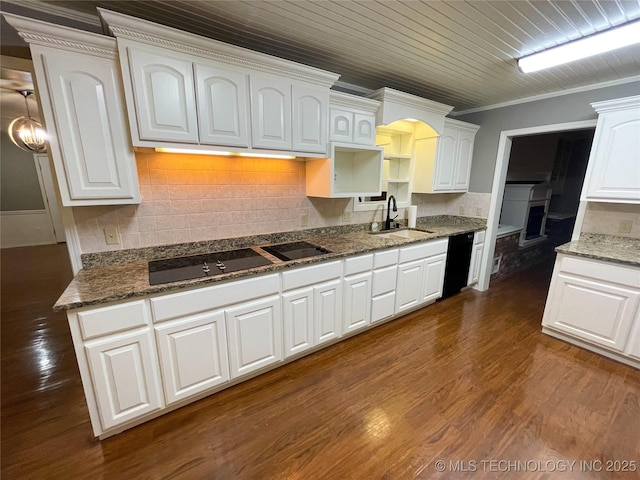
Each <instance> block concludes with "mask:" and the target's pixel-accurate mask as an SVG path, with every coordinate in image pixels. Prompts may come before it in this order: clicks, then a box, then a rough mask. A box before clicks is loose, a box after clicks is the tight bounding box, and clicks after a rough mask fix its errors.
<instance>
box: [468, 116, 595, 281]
mask: <svg viewBox="0 0 640 480" xmlns="http://www.w3.org/2000/svg"><path fill="white" fill-rule="evenodd" d="M596 123H597V120H596V119H593V120H587V121H580V122H568V123H559V124H552V125H540V126H537V127H528V128H522V129H517V130H506V131H502V132H501V133H500V140H499V143H498V154H497V157H496V168H495V172H494V177H493V185H492V189H491V192H492V194H491V202H490V205H489V215H488V218H487V234H486V238H487V244H486V248H485V250H484V252H483V257H482V267H481V273H480V280H479V282H478V289H479V290H486V289H488V288H489V283H490V281H491V273H492V270H494V272H495V270H496V268H495V267H496V265H497V264H499V265H500V266H499V268H498V269H497V272H496V273H499V271H500V269H502V268H503V266H502V261H501V260H498V261H496V262H494V257H495V249H496V240H497V237H498V234H499V232H498V227H499V221H500V216H501V212H502V204H503V199H504V193H505V186H506V184H507V173H508V170H509V163H510V162H509V160H510V157H511V152H512V147H513V142H514V139H518V138H519V137H531V136H539V135H545V134H560V133H562V134H563V135H564V134H567V135H569V133H570V132H575V131H579V130H593V129H595V126H596ZM518 142H519V141H518V140H516V145H517V143H518ZM589 145H590V144H589ZM556 148H557V146H556ZM589 149H590V147H589ZM556 153H557V151H556ZM587 157H588V155H587ZM529 162H530V163H532V164H533V165H534V167H535V165H536V164H537V163H538V161H537V160H535V159H534V160H529ZM552 163H553V164H554V165H555V163H556V162H555V155H554V159H553V162H552ZM567 165H568V164H567ZM561 167H562V162H561V161H559V166H558V167H557V168H556V172H555V175H554V171H553V167H552V168H551V174H550V176H549V183H551V180H552V178H553V179H555V178H559V177H560V176H561V175H560V172H562V168H561ZM512 178H513V177H512ZM565 180H566V175H565ZM583 180H584V175H582V179H581V180H577V179H575V180H572V181H575V182H578V184H579V190H581V189H582V184H583ZM514 181H517V180H514ZM537 181H538V182H539V180H537ZM550 200H551V199H549V205H551V201H550ZM578 201H579V193H578ZM561 205H565V204H564V203H563V202H561V201H559V200H556V201H555V202H554V208H555V207H556V206H557V208H561ZM566 207H567V208H568V205H566ZM563 208H564V207H563ZM545 226H546V220H545ZM520 231H521V230H519V231H518V233H520ZM502 233H504V231H503V232H500V234H502ZM530 255H531V256H533V255H534V254H530ZM498 262H499V263H498ZM494 274H495V273H494Z"/></svg>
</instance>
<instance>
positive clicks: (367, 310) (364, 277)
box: [343, 272, 371, 333]
mask: <svg viewBox="0 0 640 480" xmlns="http://www.w3.org/2000/svg"><path fill="white" fill-rule="evenodd" d="M343 319H344V332H345V333H346V332H353V331H356V330H360V329H361V328H364V327H366V326H367V325H369V323H370V321H371V272H367V273H361V274H359V275H353V276H351V277H346V278H345V279H344V316H343Z"/></svg>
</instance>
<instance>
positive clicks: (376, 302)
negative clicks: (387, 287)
mask: <svg viewBox="0 0 640 480" xmlns="http://www.w3.org/2000/svg"><path fill="white" fill-rule="evenodd" d="M395 302H396V292H395V291H393V292H389V293H385V294H384V295H379V296H377V297H374V298H373V299H372V300H371V323H374V322H379V321H380V320H384V319H385V318H389V317H390V316H392V315H393V313H394V309H395Z"/></svg>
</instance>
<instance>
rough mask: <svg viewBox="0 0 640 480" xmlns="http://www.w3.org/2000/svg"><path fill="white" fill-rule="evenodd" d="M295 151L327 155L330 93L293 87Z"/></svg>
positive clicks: (320, 89)
mask: <svg viewBox="0 0 640 480" xmlns="http://www.w3.org/2000/svg"><path fill="white" fill-rule="evenodd" d="M292 96H293V105H292V108H293V111H292V112H293V117H292V118H293V123H292V125H293V132H292V135H293V144H292V147H293V150H294V151H300V152H315V153H326V151H327V107H328V104H329V91H328V89H323V88H320V87H308V86H301V85H293V87H292Z"/></svg>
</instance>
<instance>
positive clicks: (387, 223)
mask: <svg viewBox="0 0 640 480" xmlns="http://www.w3.org/2000/svg"><path fill="white" fill-rule="evenodd" d="M391 200H393V211H394V212H397V211H398V205H397V204H396V197H394V196H393V195H389V200H387V219H386V220H385V222H384V229H385V230H390V229H391V221H392V220H395V219H396V218H398V215H396V216H395V217H393V218H391Z"/></svg>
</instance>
